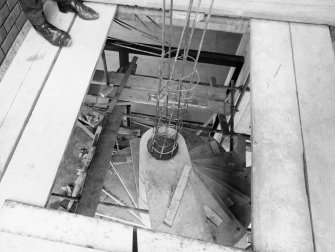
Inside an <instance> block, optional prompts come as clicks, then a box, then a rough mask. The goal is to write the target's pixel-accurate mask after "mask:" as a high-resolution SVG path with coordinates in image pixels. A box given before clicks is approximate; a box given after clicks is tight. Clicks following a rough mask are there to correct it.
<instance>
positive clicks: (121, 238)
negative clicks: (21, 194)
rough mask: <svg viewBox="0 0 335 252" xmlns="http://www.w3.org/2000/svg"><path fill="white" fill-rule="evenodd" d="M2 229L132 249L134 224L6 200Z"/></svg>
mask: <svg viewBox="0 0 335 252" xmlns="http://www.w3.org/2000/svg"><path fill="white" fill-rule="evenodd" d="M28 216H29V218H28ZM0 220H1V221H0V231H2V232H8V233H13V234H19V235H24V236H32V237H34V238H39V239H45V240H49V241H54V242H62V243H67V244H72V245H76V246H82V247H88V248H93V249H98V250H104V251H132V245H133V244H132V238H133V229H132V227H129V226H125V225H121V224H118V223H112V222H109V221H103V220H99V219H94V218H88V217H85V216H81V215H77V214H70V213H67V212H62V211H56V210H51V209H45V208H40V207H35V206H30V205H26V204H22V203H18V202H14V201H6V202H5V204H4V206H3V207H2V208H1V210H0Z"/></svg>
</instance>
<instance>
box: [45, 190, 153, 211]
mask: <svg viewBox="0 0 335 252" xmlns="http://www.w3.org/2000/svg"><path fill="white" fill-rule="evenodd" d="M50 196H51V197H55V198H60V199H64V200H70V201H74V202H79V200H80V198H78V197H71V196H66V195H62V194H58V193H51V195H50ZM99 204H100V205H104V206H107V207H116V208H122V209H126V210H134V211H137V212H141V213H146V214H147V213H149V210H145V209H140V208H135V207H129V206H123V205H118V204H113V203H109V202H104V201H99Z"/></svg>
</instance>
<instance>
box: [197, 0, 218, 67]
mask: <svg viewBox="0 0 335 252" xmlns="http://www.w3.org/2000/svg"><path fill="white" fill-rule="evenodd" d="M213 3H214V0H212V2H211V5H210V7H209V11H208V15H207V19H206V23H205V28H204V31H203V33H202V37H201V40H200V44H199V49H198V55H197V57H196V59H195V63H194V68H196V67H197V64H198V60H199V57H200V53H201V49H202V44H203V42H204V39H205V35H206V31H207V27H208V23H209V20H210V18H211V11H212V8H213Z"/></svg>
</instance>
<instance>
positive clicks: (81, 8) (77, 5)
mask: <svg viewBox="0 0 335 252" xmlns="http://www.w3.org/2000/svg"><path fill="white" fill-rule="evenodd" d="M57 5H58V9H59V10H60V11H61V12H63V13H67V12H74V13H76V14H77V15H78V16H79V17H80V18H82V19H85V20H94V19H98V18H99V13H97V12H96V11H95V10H93V9H92V8H90V7H88V6H86V5H85V4H83V2H82V1H81V0H72V1H71V2H69V3H66V4H64V3H61V2H57Z"/></svg>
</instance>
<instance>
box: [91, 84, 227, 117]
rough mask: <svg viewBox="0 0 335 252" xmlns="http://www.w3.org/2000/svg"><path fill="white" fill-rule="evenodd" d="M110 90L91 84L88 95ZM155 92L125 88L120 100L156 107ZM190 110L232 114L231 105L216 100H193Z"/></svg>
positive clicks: (190, 102)
mask: <svg viewBox="0 0 335 252" xmlns="http://www.w3.org/2000/svg"><path fill="white" fill-rule="evenodd" d="M106 88H109V87H107V86H105V85H96V84H91V85H90V89H89V91H88V95H93V96H99V95H100V92H101V90H104V89H106ZM155 92H156V91H155ZM155 92H151V91H148V90H143V89H133V88H130V89H129V88H125V89H123V90H122V92H121V95H120V98H119V100H122V101H129V102H132V103H138V104H147V105H152V106H156V99H155V98H152V97H151V96H155ZM112 97H113V96H108V98H112ZM103 99H106V100H103ZM107 100H108V99H107V98H100V101H101V102H107ZM188 109H189V110H192V111H198V110H201V111H211V112H215V113H221V114H225V115H229V114H230V105H229V103H226V102H223V101H216V100H206V99H199V98H197V97H195V98H192V99H191V100H190V101H189V103H188Z"/></svg>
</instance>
